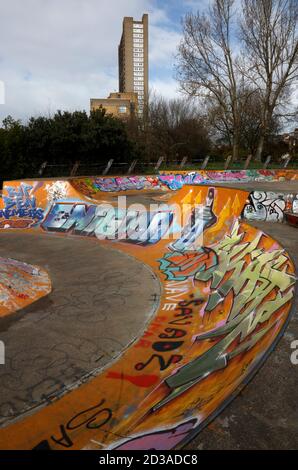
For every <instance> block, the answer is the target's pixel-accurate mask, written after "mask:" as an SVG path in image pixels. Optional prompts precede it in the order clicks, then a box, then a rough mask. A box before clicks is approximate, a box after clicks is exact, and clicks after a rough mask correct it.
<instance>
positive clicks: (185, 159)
mask: <svg viewBox="0 0 298 470" xmlns="http://www.w3.org/2000/svg"><path fill="white" fill-rule="evenodd" d="M186 162H187V157H183V158H182V160H181V162H180V168H183V167H184V165H185V163H186Z"/></svg>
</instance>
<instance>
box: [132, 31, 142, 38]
mask: <svg viewBox="0 0 298 470" xmlns="http://www.w3.org/2000/svg"><path fill="white" fill-rule="evenodd" d="M143 37H144V36H143V33H135V32H133V38H142V39H143Z"/></svg>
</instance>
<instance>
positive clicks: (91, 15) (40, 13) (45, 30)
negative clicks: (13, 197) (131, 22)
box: [0, 0, 208, 121]
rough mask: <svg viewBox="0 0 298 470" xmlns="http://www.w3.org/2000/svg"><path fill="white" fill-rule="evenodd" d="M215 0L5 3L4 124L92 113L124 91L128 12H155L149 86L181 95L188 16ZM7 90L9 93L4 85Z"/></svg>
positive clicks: (0, 17) (1, 15)
mask: <svg viewBox="0 0 298 470" xmlns="http://www.w3.org/2000/svg"><path fill="white" fill-rule="evenodd" d="M207 3H208V0H201V1H194V0H185V1H180V0H23V1H22V0H1V2H0V103H1V97H2V100H3V94H4V90H5V103H4V104H0V121H2V119H3V118H4V117H5V116H7V115H8V114H10V115H12V116H13V117H14V118H16V119H22V120H23V121H25V120H26V119H27V118H28V117H30V116H32V115H34V116H36V115H40V114H43V115H44V114H53V113H54V112H55V111H56V110H57V109H61V110H70V111H74V110H84V109H85V110H89V100H90V98H104V97H106V96H108V94H109V93H110V92H111V91H117V90H118V43H119V40H120V36H121V31H122V20H123V17H124V16H133V17H134V18H135V19H137V20H138V19H141V17H142V14H143V13H148V14H149V87H150V89H151V90H154V91H155V92H156V93H158V94H162V95H164V96H165V97H175V96H177V95H178V94H179V91H178V84H177V82H176V80H175V78H174V62H175V54H176V51H177V46H178V44H179V41H180V39H181V17H182V16H183V14H185V13H186V12H188V11H191V10H193V9H197V7H198V5H199V4H200V5H201V6H202V5H203V6H204V5H205V4H207ZM3 89H4V90H3Z"/></svg>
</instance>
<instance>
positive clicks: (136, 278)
mask: <svg viewBox="0 0 298 470" xmlns="http://www.w3.org/2000/svg"><path fill="white" fill-rule="evenodd" d="M0 256H4V257H11V258H15V259H18V260H21V261H25V262H29V263H32V264H37V265H40V266H43V267H44V268H45V269H46V270H47V271H48V272H49V274H50V277H51V280H52V284H53V291H52V293H51V294H50V295H49V296H47V297H45V298H43V299H41V300H40V301H38V302H36V303H34V304H32V305H30V306H29V307H27V308H26V309H24V310H22V311H19V312H17V313H15V314H13V315H11V316H9V317H6V318H3V319H0V335H1V340H2V341H4V343H5V347H6V364H5V366H1V368H0V381H1V387H0V423H4V422H6V421H7V419H8V418H13V417H15V416H18V415H19V414H20V413H22V412H24V411H25V410H28V409H30V408H31V407H33V406H38V405H40V404H41V403H44V402H46V401H47V400H48V399H49V398H50V397H54V396H56V395H57V394H60V393H62V392H63V391H64V390H65V387H66V386H70V385H71V384H73V383H75V382H77V381H80V380H81V379H82V377H84V376H86V374H90V373H91V372H92V371H93V370H94V369H97V368H102V367H103V366H105V365H106V364H108V363H109V362H110V361H111V360H112V359H113V358H115V357H116V356H117V355H118V354H119V353H120V351H122V350H123V349H124V348H126V347H127V346H128V344H129V343H130V342H131V341H132V340H133V339H134V338H135V337H136V336H138V335H139V333H140V332H141V331H142V330H143V329H144V326H145V324H146V323H147V321H148V320H149V318H150V316H151V315H152V314H153V312H154V311H155V308H156V306H157V304H158V300H159V292H160V286H159V281H157V279H156V278H155V276H154V275H153V274H152V272H151V271H150V270H149V268H148V267H145V266H144V265H143V264H142V263H141V262H139V261H137V260H135V259H134V258H132V257H130V256H128V255H126V254H124V253H122V252H119V251H116V250H113V249H111V248H110V247H109V249H106V248H103V247H101V246H100V244H99V243H98V241H97V240H94V241H93V240H88V239H78V238H68V237H57V236H55V235H52V234H51V235H48V234H44V235H43V236H41V235H40V234H36V235H35V234H26V233H24V232H23V233H21V234H16V233H7V234H6V233H5V234H3V233H1V234H0Z"/></svg>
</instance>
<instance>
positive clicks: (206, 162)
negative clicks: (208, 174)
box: [201, 155, 210, 170]
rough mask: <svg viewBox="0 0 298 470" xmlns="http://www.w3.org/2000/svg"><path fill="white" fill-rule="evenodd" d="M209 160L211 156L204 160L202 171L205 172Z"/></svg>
mask: <svg viewBox="0 0 298 470" xmlns="http://www.w3.org/2000/svg"><path fill="white" fill-rule="evenodd" d="M209 158H210V155H207V156H206V157H205V158H204V160H203V163H202V166H201V170H205V168H206V166H207V165H208V162H209Z"/></svg>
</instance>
